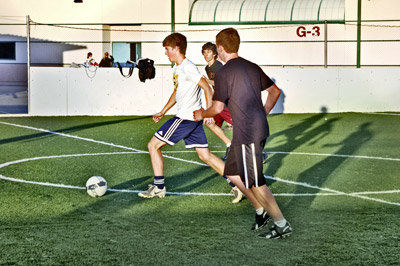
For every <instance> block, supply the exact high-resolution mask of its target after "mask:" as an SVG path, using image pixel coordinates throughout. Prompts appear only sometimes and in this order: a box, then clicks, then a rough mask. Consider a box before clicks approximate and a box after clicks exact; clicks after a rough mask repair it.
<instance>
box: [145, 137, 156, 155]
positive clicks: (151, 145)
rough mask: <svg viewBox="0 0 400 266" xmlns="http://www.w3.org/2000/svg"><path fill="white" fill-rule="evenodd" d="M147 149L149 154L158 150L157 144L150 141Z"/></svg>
mask: <svg viewBox="0 0 400 266" xmlns="http://www.w3.org/2000/svg"><path fill="white" fill-rule="evenodd" d="M147 149H148V150H149V152H152V151H155V150H157V147H156V144H155V142H154V141H152V140H150V141H149V143H147Z"/></svg>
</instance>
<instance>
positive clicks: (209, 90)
mask: <svg viewBox="0 0 400 266" xmlns="http://www.w3.org/2000/svg"><path fill="white" fill-rule="evenodd" d="M197 85H199V87H200V88H202V89H203V91H204V96H205V97H206V106H207V108H210V107H211V105H212V96H213V91H212V88H211V87H210V85H208V83H207V81H206V79H205V78H204V77H202V78H201V79H200V81H199V83H198V84H197Z"/></svg>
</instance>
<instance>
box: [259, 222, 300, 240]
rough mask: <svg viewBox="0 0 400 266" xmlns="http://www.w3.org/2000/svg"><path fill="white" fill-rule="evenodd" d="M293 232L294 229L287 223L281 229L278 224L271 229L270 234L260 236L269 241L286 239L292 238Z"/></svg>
mask: <svg viewBox="0 0 400 266" xmlns="http://www.w3.org/2000/svg"><path fill="white" fill-rule="evenodd" d="M292 231H293V229H292V227H290V224H289V223H288V222H286V224H285V225H284V226H282V227H279V226H277V225H276V224H274V225H273V226H272V227H271V228H270V230H269V232H266V233H261V234H259V235H258V236H259V237H263V238H268V239H276V238H284V237H287V236H290V235H291V234H292Z"/></svg>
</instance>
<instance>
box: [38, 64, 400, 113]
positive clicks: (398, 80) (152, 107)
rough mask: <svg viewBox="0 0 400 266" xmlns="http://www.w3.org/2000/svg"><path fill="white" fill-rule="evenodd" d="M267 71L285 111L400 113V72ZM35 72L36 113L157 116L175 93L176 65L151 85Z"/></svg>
mask: <svg viewBox="0 0 400 266" xmlns="http://www.w3.org/2000/svg"><path fill="white" fill-rule="evenodd" d="M263 69H264V71H265V72H266V73H267V74H268V75H269V76H270V77H271V78H273V79H274V80H275V82H276V84H277V85H278V87H280V88H281V89H282V92H283V95H282V96H283V98H282V99H281V100H280V101H279V103H278V104H277V106H276V110H278V111H279V112H284V113H318V112H321V109H322V108H325V109H326V110H327V111H328V112H353V111H354V112H383V111H397V112H398V111H400V104H399V102H400V69H399V68H361V69H354V68H341V69H339V68H328V69H321V68H271V67H269V68H263ZM31 71H32V72H31V73H32V75H31V77H32V80H31V99H30V115H61V116H64V115H151V114H154V113H156V112H159V111H160V110H161V109H162V108H163V107H164V105H165V104H166V103H167V101H168V99H169V96H170V95H171V93H172V79H171V76H172V74H171V68H170V67H157V69H156V78H155V79H153V80H147V81H146V82H145V83H142V82H140V81H139V79H138V76H137V70H135V71H134V74H133V75H132V77H130V78H124V77H122V76H121V75H120V73H119V71H118V69H116V68H110V69H107V68H99V69H98V70H97V72H95V73H94V72H87V73H86V71H85V69H83V68H78V69H75V68H42V67H33V68H32V69H31ZM125 71H126V69H125ZM88 75H89V76H93V78H90V77H88ZM263 97H264V99H265V97H266V94H264V95H263ZM170 113H171V114H173V113H175V109H172V110H171V112H170Z"/></svg>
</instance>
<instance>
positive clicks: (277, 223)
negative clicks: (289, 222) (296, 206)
mask: <svg viewBox="0 0 400 266" xmlns="http://www.w3.org/2000/svg"><path fill="white" fill-rule="evenodd" d="M275 224H276V225H277V226H279V227H284V226H285V224H286V219H283V220H280V221H276V222H275Z"/></svg>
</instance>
